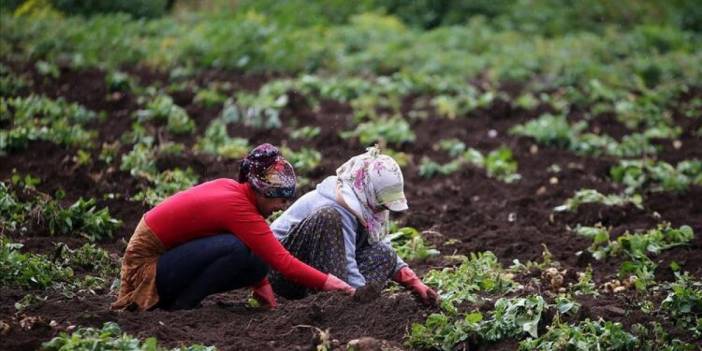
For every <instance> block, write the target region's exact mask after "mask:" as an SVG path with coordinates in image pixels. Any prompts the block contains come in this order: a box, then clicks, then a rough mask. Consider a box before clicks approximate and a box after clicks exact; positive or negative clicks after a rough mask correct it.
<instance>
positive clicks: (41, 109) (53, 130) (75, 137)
mask: <svg viewBox="0 0 702 351" xmlns="http://www.w3.org/2000/svg"><path fill="white" fill-rule="evenodd" d="M95 117H96V114H95V113H94V112H92V111H89V110H86V109H85V108H84V107H82V106H80V105H77V104H73V103H68V102H66V101H64V100H63V99H58V100H52V99H49V98H47V97H43V96H36V95H30V96H28V97H16V98H4V97H2V98H0V122H1V121H7V122H8V123H10V127H9V128H8V129H4V128H3V129H2V130H0V153H2V152H6V151H13V150H21V149H24V148H26V147H27V145H28V143H29V142H30V141H33V140H47V141H50V142H53V143H56V144H60V145H69V146H83V147H85V146H90V145H91V143H92V140H93V139H94V138H95V133H94V132H90V131H87V130H86V129H84V126H85V125H86V124H87V123H88V122H90V121H92V120H94V119H95Z"/></svg>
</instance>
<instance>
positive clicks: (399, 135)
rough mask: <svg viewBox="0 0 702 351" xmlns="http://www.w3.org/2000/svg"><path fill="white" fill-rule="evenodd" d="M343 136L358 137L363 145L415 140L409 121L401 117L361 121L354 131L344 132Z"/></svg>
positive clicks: (400, 142) (398, 143) (346, 137)
mask: <svg viewBox="0 0 702 351" xmlns="http://www.w3.org/2000/svg"><path fill="white" fill-rule="evenodd" d="M341 137H342V138H345V139H349V138H358V141H359V142H360V143H361V144H363V145H370V144H373V143H376V142H387V143H388V144H394V145H401V144H403V143H411V142H414V139H415V135H414V132H413V131H412V129H411V128H410V125H409V123H407V121H405V120H404V119H402V118H400V117H393V118H383V119H379V120H375V121H368V122H364V123H361V124H359V125H358V126H356V129H354V130H353V131H348V132H342V133H341Z"/></svg>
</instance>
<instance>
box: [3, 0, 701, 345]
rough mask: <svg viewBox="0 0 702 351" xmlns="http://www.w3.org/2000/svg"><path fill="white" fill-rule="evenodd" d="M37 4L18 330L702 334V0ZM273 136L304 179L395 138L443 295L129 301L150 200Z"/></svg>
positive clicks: (20, 224) (466, 341)
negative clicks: (271, 301)
mask: <svg viewBox="0 0 702 351" xmlns="http://www.w3.org/2000/svg"><path fill="white" fill-rule="evenodd" d="M35 3H40V5H41V4H43V5H41V6H40V5H36V6H37V7H38V8H33V7H31V6H22V5H19V7H17V8H16V9H14V10H13V11H9V10H8V11H3V13H2V15H1V16H0V20H1V21H2V31H1V34H0V54H1V56H0V95H2V96H1V97H0V99H1V100H0V182H1V183H0V215H1V216H0V245H1V246H0V268H1V271H0V349H3V350H31V349H47V350H58V349H61V348H60V347H61V345H64V346H65V347H64V348H63V349H68V350H79V349H82V348H80V343H81V342H84V343H85V344H84V345H83V346H84V347H86V346H85V345H88V344H89V343H90V342H98V341H95V340H98V339H99V340H100V341H99V342H100V343H101V344H100V345H103V347H104V349H111V348H109V347H108V346H106V345H108V344H110V343H115V344H113V345H112V346H113V347H115V346H114V345H117V344H116V343H117V342H118V341H117V340H119V339H120V337H121V338H122V340H126V339H130V340H131V342H132V346H130V347H132V348H131V349H152V348H149V347H150V346H148V345H152V343H154V345H155V343H156V342H157V343H158V345H160V347H163V348H165V349H171V348H181V349H191V350H205V349H208V348H209V347H212V348H216V349H219V350H253V349H258V350H268V349H271V350H295V349H299V350H310V349H312V350H314V349H316V350H331V349H342V350H345V349H354V348H355V349H359V350H374V349H390V350H395V349H398V350H404V349H412V350H415V349H418V350H422V349H445V350H452V349H459V350H463V349H465V350H517V349H519V350H592V349H596V348H597V347H599V349H602V350H699V349H701V348H702V234H701V233H702V84H701V83H700V82H702V65H700V63H702V50H701V49H700V48H702V34H701V31H702V15H699V13H700V10H699V9H698V8H697V7H695V4H694V2H690V3H687V2H684V1H680V2H675V3H671V5H666V6H665V7H662V8H659V7H658V6H662V5H656V2H648V1H643V2H636V1H623V2H622V4H624V5H621V6H620V7H617V6H615V7H612V8H608V7H606V6H605V5H604V4H606V3H607V2H604V1H594V0H593V1H586V2H585V3H588V4H591V5H593V8H595V7H594V5H598V6H600V7H599V8H602V7H603V6H604V9H603V10H602V11H604V12H603V13H605V14H608V15H607V16H604V17H602V13H599V12H587V11H585V12H578V11H580V10H582V9H580V8H578V9H575V10H571V9H569V8H566V6H565V5H558V6H556V5H554V2H552V1H533V2H530V4H529V5H525V3H526V2H519V1H515V2H510V1H504V2H497V3H500V4H502V5H500V6H498V5H494V6H495V7H494V8H493V7H490V6H489V5H484V6H483V7H480V6H478V5H475V7H472V8H462V9H461V8H452V9H449V10H446V11H447V12H444V13H443V17H441V16H439V17H438V19H436V21H439V19H443V21H444V22H441V21H439V22H436V21H434V22H431V21H429V22H423V21H422V20H421V19H422V18H423V17H421V16H419V15H417V14H416V12H413V11H420V10H421V9H417V8H411V7H409V6H408V7H402V6H401V5H397V4H396V3H395V2H390V1H388V2H371V1H369V2H360V3H359V5H356V7H354V6H353V5H343V3H341V2H338V3H337V2H334V1H332V2H328V3H324V2H307V3H305V2H296V1H292V2H290V3H289V5H286V6H295V7H297V8H299V11H286V9H288V10H289V8H287V7H285V6H282V5H281V9H279V10H276V8H275V6H272V5H270V3H268V4H267V2H266V1H263V2H258V3H254V2H245V1H243V2H241V5H240V6H239V7H236V8H235V9H233V10H230V12H226V11H225V12H223V13H222V12H217V11H215V10H212V9H209V10H208V9H199V10H201V12H195V11H194V10H192V9H189V8H187V7H184V8H179V7H176V9H175V10H173V12H172V13H169V14H165V15H163V16H162V17H156V18H148V19H133V18H131V17H129V16H128V15H124V14H99V15H93V16H92V17H76V16H70V15H68V14H69V13H70V12H69V11H68V10H65V9H62V8H59V7H56V8H53V7H50V6H48V5H46V4H48V3H49V2H35ZM476 3H478V2H476ZM392 4H394V5H392ZM690 4H692V5H690ZM627 5H631V8H626V6H627ZM3 6H9V5H6V4H4V5H3ZM267 6H270V8H268V7H267ZM329 6H332V8H334V9H336V11H329V10H328V9H327V8H328V7H329ZM334 6H337V7H334ZM417 6H419V5H417ZM426 6H430V5H426ZM520 6H522V7H520ZM524 6H529V9H530V11H544V12H541V13H542V16H541V17H539V16H533V17H530V16H527V15H523V16H521V15H520V16H517V14H520V13H522V12H521V11H522V10H524V8H523V7H524ZM583 6H585V5H583ZM686 6H687V7H686ZM690 6H692V8H693V9H694V10H696V11H697V12H694V11H693V10H691V8H690ZM623 8H624V9H623ZM380 9H384V11H385V12H383V11H381V10H380ZM61 11H63V13H62V12H61ZM461 11H464V12H461ZM593 11H594V10H593ZM629 11H631V12H629ZM420 13H421V11H420ZM661 13H663V14H667V16H668V17H666V16H663V15H661ZM451 14H454V15H455V16H458V14H462V15H461V16H459V17H460V19H456V18H454V17H455V16H454V17H451ZM695 14H697V16H698V17H694V15H695ZM575 19H577V21H576V20H575ZM695 20H696V21H697V22H695ZM265 142H268V143H272V144H274V145H277V146H280V147H281V148H282V150H283V152H284V154H285V155H286V157H287V158H288V159H289V160H291V163H292V164H293V165H294V166H295V169H296V173H297V174H298V176H299V177H298V195H301V194H304V193H305V192H307V191H309V190H311V189H313V188H314V186H315V185H316V184H317V183H318V182H320V181H321V180H322V179H324V178H325V177H327V176H328V175H332V174H334V172H335V170H336V168H337V167H338V166H339V165H341V164H342V163H343V162H345V161H346V160H347V159H348V158H349V157H351V156H353V155H356V154H359V153H362V152H363V151H364V150H365V148H366V147H368V146H372V145H374V144H376V143H377V144H379V145H380V146H381V147H382V149H383V150H384V151H385V152H386V153H388V154H390V155H392V156H394V157H395V159H396V160H398V162H399V163H400V164H401V166H402V169H403V174H404V177H405V194H406V195H407V199H408V203H409V207H410V210H409V211H407V212H405V213H402V214H401V215H393V217H392V219H393V222H394V225H393V228H392V233H393V234H392V236H393V244H394V246H395V248H396V250H397V251H398V253H399V254H400V255H401V256H403V258H405V260H406V261H407V262H408V263H409V264H410V265H411V266H412V267H413V269H415V271H416V272H417V273H418V274H419V275H420V276H421V277H422V278H423V280H424V281H425V282H426V283H427V284H428V285H429V286H431V287H433V288H434V289H436V290H437V292H439V294H440V295H441V298H442V302H441V304H440V305H439V306H424V305H422V304H421V303H420V302H418V301H417V300H415V298H414V297H413V296H412V295H411V294H410V293H409V292H407V291H405V290H404V289H402V288H400V287H398V286H396V285H394V284H389V285H388V286H387V287H386V288H385V290H383V291H382V292H381V293H380V296H376V297H374V298H370V299H363V298H360V297H358V296H357V297H349V296H344V295H341V294H334V293H319V294H315V295H313V296H310V297H307V298H304V299H301V300H290V301H288V300H285V299H283V298H282V297H279V298H278V299H279V300H278V301H279V306H278V307H277V308H276V309H275V310H272V311H266V310H261V309H257V308H255V307H252V306H251V305H250V304H248V303H247V300H248V299H249V297H250V292H249V291H248V290H246V289H244V290H238V291H234V292H230V293H225V294H219V295H216V296H212V297H209V298H207V299H206V300H205V301H204V302H203V305H202V307H200V308H197V309H193V310H187V311H174V312H169V311H162V310H155V311H149V312H143V313H137V312H115V311H110V309H109V305H110V303H112V302H113V301H114V299H115V297H116V289H117V286H118V284H119V279H117V278H118V276H119V266H120V259H121V257H122V254H123V252H124V249H125V248H126V244H127V242H128V240H129V237H130V236H131V234H132V232H133V231H134V228H135V227H136V225H137V223H138V222H139V220H140V218H141V216H142V215H143V214H144V213H145V212H146V211H147V210H148V209H150V208H151V207H153V206H154V205H156V204H158V203H159V202H160V201H161V200H163V199H164V198H166V197H167V196H169V195H171V194H174V193H175V192H177V191H179V190H183V189H186V188H188V187H190V186H192V185H194V184H198V183H201V182H204V181H208V180H212V179H216V178H222V177H228V178H236V175H237V174H238V167H239V161H240V159H241V158H242V157H243V156H245V155H246V152H248V150H250V149H251V148H252V147H253V146H256V145H258V144H260V143H265ZM106 323H108V324H106ZM112 323H114V324H112ZM85 328H94V329H101V330H102V332H101V335H102V336H100V337H98V336H97V335H100V332H96V331H95V330H93V331H90V330H88V329H85ZM117 328H119V329H117ZM123 333H126V334H128V336H122V334H123ZM70 335H73V338H70ZM81 335H82V336H81ZM150 338H153V339H150ZM91 340H92V341H91ZM71 343H73V344H71ZM135 344H136V346H135ZM576 345H579V346H577V347H576ZM140 347H141V348H140ZM154 347H155V346H154ZM127 349H129V348H127Z"/></svg>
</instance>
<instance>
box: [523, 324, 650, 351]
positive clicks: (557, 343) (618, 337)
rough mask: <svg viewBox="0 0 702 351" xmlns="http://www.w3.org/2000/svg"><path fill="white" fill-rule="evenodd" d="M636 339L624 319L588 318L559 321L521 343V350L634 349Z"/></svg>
mask: <svg viewBox="0 0 702 351" xmlns="http://www.w3.org/2000/svg"><path fill="white" fill-rule="evenodd" d="M636 345H637V339H636V337H635V336H634V335H631V334H630V333H628V332H626V331H625V330H624V328H623V327H622V325H621V323H613V322H610V321H604V320H599V321H591V320H589V319H586V320H584V321H582V322H580V323H578V324H576V325H571V324H563V323H556V324H555V325H552V326H551V327H549V329H548V331H547V332H546V334H544V335H542V336H540V337H538V338H536V337H535V338H529V339H527V340H524V341H522V342H520V343H519V350H520V351H561V350H578V351H580V350H582V351H585V350H611V351H629V350H635V349H636Z"/></svg>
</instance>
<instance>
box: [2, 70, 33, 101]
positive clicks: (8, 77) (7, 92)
mask: <svg viewBox="0 0 702 351" xmlns="http://www.w3.org/2000/svg"><path fill="white" fill-rule="evenodd" d="M29 85H30V81H28V80H27V79H26V78H25V77H24V75H17V74H15V73H14V72H12V71H11V70H10V68H8V67H7V66H5V65H3V64H1V63H0V96H15V95H17V94H18V93H19V92H21V91H23V90H24V89H26V88H28V87H29Z"/></svg>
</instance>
